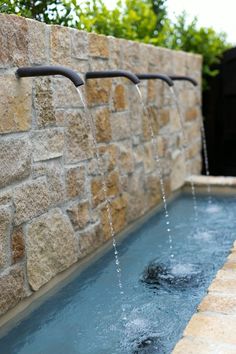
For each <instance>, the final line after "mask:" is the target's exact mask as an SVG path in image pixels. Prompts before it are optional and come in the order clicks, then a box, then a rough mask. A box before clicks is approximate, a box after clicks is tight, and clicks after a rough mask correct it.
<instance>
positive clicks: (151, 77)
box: [136, 74, 174, 87]
mask: <svg viewBox="0 0 236 354" xmlns="http://www.w3.org/2000/svg"><path fill="white" fill-rule="evenodd" d="M136 76H137V77H138V78H139V79H140V80H162V81H164V82H166V83H167V85H169V86H170V87H172V86H174V83H173V81H172V80H171V78H170V77H169V76H167V75H164V74H136Z"/></svg>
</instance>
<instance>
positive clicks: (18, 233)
mask: <svg viewBox="0 0 236 354" xmlns="http://www.w3.org/2000/svg"><path fill="white" fill-rule="evenodd" d="M11 248H12V261H13V263H16V262H18V261H19V260H21V259H22V258H23V257H24V255H25V241H24V233H23V228H22V226H18V227H14V228H13V231H12V235H11Z"/></svg>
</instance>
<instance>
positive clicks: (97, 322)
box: [0, 195, 236, 354]
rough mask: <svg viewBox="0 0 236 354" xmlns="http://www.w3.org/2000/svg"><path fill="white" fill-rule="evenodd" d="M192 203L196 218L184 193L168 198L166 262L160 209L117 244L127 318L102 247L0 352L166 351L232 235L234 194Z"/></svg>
mask: <svg viewBox="0 0 236 354" xmlns="http://www.w3.org/2000/svg"><path fill="white" fill-rule="evenodd" d="M198 208H199V222H198V223H197V222H195V221H194V213H193V208H192V200H191V197H190V196H188V195H182V196H180V197H178V198H177V199H175V200H174V201H173V202H171V203H170V205H169V211H170V220H171V224H172V234H173V252H174V259H172V260H171V259H170V250H169V242H168V237H167V233H166V229H165V220H164V217H163V212H159V213H157V214H156V215H154V216H152V217H151V218H150V219H149V220H148V221H146V222H145V223H144V224H143V225H142V226H140V227H139V228H138V229H137V230H135V231H134V232H132V233H131V234H130V235H129V237H127V238H126V239H124V240H123V241H122V242H121V243H120V244H119V253H120V261H121V266H122V279H123V286H124V291H125V295H124V301H123V305H124V306H125V310H126V314H127V320H124V319H123V314H122V311H121V305H122V304H121V299H120V295H119V291H118V285H117V277H116V267H115V263H114V256H113V253H112V251H109V252H107V254H105V256H103V257H102V258H101V259H100V260H98V261H96V262H95V263H93V264H92V265H90V266H89V267H88V268H87V269H86V270H84V271H83V272H82V273H81V274H79V275H78V276H77V277H76V278H75V279H73V280H72V281H71V282H70V283H69V284H67V285H65V286H64V287H62V288H61V289H60V290H58V291H57V292H56V293H55V294H54V295H52V296H51V297H49V298H47V299H45V301H44V302H43V303H42V304H41V305H40V306H39V307H38V308H36V309H35V310H34V311H33V312H31V313H30V315H28V316H27V317H26V318H24V319H23V320H21V321H20V322H19V323H16V324H15V327H14V328H13V329H11V331H10V332H8V334H7V335H5V336H4V337H2V338H1V339H0V353H4V354H11V353H16V354H51V353H57V354H65V353H67V354H75V353H76V354H118V353H119V354H126V353H127V354H129V353H130V354H140V353H142V354H147V353H148V354H152V353H162V354H163V353H170V352H171V350H172V349H173V347H174V345H175V343H176V342H177V341H178V339H179V338H180V337H181V335H182V332H183V330H184V328H185V326H186V324H187V323H188V321H189V319H190V317H191V316H192V314H193V313H194V312H195V310H196V307H197V305H198V304H199V302H200V301H201V299H202V297H203V296H204V294H205V293H206V290H207V288H208V286H209V284H210V282H211V281H212V279H213V277H214V275H215V274H216V272H217V270H218V269H219V268H220V266H221V265H222V264H223V263H224V261H225V258H226V256H227V255H228V253H229V250H230V248H231V246H232V242H233V241H234V240H235V239H236V233H235V220H236V219H235V215H236V199H235V198H229V197H215V198H213V205H211V207H208V204H207V198H206V197H199V198H198ZM158 267H159V268H158ZM153 269H154V271H153ZM160 269H161V270H162V272H159V270H160ZM163 269H164V271H163Z"/></svg>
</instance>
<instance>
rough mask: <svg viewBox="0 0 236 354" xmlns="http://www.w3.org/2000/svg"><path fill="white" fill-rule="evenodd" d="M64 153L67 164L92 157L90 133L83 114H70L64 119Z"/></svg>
mask: <svg viewBox="0 0 236 354" xmlns="http://www.w3.org/2000/svg"><path fill="white" fill-rule="evenodd" d="M66 122H67V123H66V124H67V127H66V131H65V140H66V151H65V157H66V162H67V163H77V162H81V161H84V160H87V159H89V158H91V157H93V150H92V148H93V143H92V138H91V132H90V130H88V126H87V125H86V116H85V114H84V113H83V112H78V113H76V112H71V113H69V114H68V115H67V117H66Z"/></svg>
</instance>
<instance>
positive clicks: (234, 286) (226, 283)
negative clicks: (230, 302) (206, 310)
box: [209, 278, 236, 295]
mask: <svg viewBox="0 0 236 354" xmlns="http://www.w3.org/2000/svg"><path fill="white" fill-rule="evenodd" d="M209 291H217V292H221V293H226V294H232V295H235V294H236V279H226V278H225V279H222V278H216V279H215V280H214V281H213V283H212V284H211V285H210V287H209Z"/></svg>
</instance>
